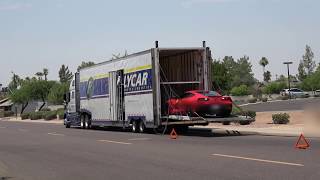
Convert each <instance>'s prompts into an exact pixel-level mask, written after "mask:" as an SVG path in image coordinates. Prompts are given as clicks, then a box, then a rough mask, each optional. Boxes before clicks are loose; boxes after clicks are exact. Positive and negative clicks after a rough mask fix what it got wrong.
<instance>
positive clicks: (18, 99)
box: [10, 82, 32, 114]
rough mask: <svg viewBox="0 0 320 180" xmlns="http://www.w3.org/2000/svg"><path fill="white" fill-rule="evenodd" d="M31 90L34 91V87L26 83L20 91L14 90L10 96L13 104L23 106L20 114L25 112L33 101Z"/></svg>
mask: <svg viewBox="0 0 320 180" xmlns="http://www.w3.org/2000/svg"><path fill="white" fill-rule="evenodd" d="M31 89H32V86H31V84H30V82H24V83H23V84H22V86H21V88H20V89H16V90H14V91H13V92H12V94H11V95H10V99H11V101H12V102H14V103H17V104H21V106H22V108H21V112H20V114H22V113H23V112H24V110H25V109H26V107H27V106H28V104H29V101H30V100H31V99H32V98H31Z"/></svg>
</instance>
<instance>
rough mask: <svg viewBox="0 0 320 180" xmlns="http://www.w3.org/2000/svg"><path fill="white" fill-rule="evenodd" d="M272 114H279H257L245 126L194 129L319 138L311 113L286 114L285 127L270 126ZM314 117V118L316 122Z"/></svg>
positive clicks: (211, 125) (292, 112)
mask: <svg viewBox="0 0 320 180" xmlns="http://www.w3.org/2000/svg"><path fill="white" fill-rule="evenodd" d="M274 113H280V112H260V113H257V117H256V121H255V122H254V123H252V124H250V125H245V126H241V125H239V124H231V125H222V124H217V123H216V124H214V123H211V124H209V125H208V126H197V127H196V128H205V129H211V130H212V132H217V133H227V134H242V135H263V136H283V137H297V136H300V134H301V133H303V134H304V135H305V136H306V137H320V126H319V125H320V124H319V118H317V116H312V114H311V112H308V111H290V112H286V113H288V114H290V123H289V124H286V125H284V124H283V125H280V124H272V117H271V116H272V114H274ZM314 117H316V118H315V119H316V120H315V119H314ZM312 118H313V121H312ZM314 122H317V123H314Z"/></svg>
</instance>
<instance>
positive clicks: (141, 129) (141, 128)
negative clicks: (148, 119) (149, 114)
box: [139, 121, 146, 133]
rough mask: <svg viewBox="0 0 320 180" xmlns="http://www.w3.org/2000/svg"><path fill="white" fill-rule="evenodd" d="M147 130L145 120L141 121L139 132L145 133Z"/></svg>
mask: <svg viewBox="0 0 320 180" xmlns="http://www.w3.org/2000/svg"><path fill="white" fill-rule="evenodd" d="M145 130H146V126H145V125H144V122H143V121H139V133H144V132H145Z"/></svg>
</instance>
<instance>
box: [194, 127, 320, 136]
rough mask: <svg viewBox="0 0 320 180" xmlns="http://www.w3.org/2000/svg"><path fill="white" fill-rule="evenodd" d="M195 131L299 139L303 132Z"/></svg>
mask: <svg viewBox="0 0 320 180" xmlns="http://www.w3.org/2000/svg"><path fill="white" fill-rule="evenodd" d="M194 128H195V129H206V130H211V131H212V133H217V134H226V135H258V136H277V137H299V136H300V135H301V133H303V132H294V133H288V132H266V131H256V130H237V129H236V128H235V129H234V130H230V129H223V128H208V127H194ZM305 136H306V137H307V138H320V134H319V135H314V134H308V133H307V134H305Z"/></svg>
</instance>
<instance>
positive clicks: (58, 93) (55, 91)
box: [48, 83, 69, 104]
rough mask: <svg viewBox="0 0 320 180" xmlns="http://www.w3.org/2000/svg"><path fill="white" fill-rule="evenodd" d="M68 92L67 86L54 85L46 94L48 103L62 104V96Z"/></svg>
mask: <svg viewBox="0 0 320 180" xmlns="http://www.w3.org/2000/svg"><path fill="white" fill-rule="evenodd" d="M68 91H69V86H68V84H66V83H56V84H54V85H53V86H52V88H51V89H50V92H49V94H48V102H50V103H52V104H62V103H63V95H64V94H65V93H66V92H68Z"/></svg>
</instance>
